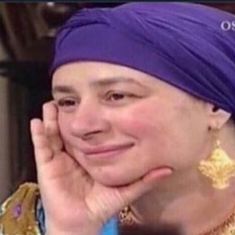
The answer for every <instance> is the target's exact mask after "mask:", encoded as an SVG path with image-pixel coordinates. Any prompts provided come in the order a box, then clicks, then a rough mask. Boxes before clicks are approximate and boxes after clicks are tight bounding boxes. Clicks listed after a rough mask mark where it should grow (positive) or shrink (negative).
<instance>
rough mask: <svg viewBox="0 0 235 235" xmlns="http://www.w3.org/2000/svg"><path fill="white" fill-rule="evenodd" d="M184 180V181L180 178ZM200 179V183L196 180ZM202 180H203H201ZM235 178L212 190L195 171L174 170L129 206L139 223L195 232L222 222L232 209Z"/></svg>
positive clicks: (185, 234)
mask: <svg viewBox="0 0 235 235" xmlns="http://www.w3.org/2000/svg"><path fill="white" fill-rule="evenodd" d="M182 179H184V180H182ZM199 182H200V183H199ZM202 182H203V183H202ZM234 198H235V181H232V182H231V186H230V187H229V188H227V189H225V190H215V189H213V188H212V186H211V185H210V184H209V183H208V181H207V180H206V179H205V178H204V177H203V176H201V175H200V174H199V173H198V172H197V170H194V171H193V170H191V173H189V172H184V173H178V172H177V173H175V174H174V175H172V176H171V177H169V178H168V179H167V180H165V181H162V182H161V183H160V184H159V185H158V186H157V187H156V189H154V190H153V191H152V192H151V193H149V194H146V195H144V196H143V197H142V198H141V199H139V200H138V201H136V202H135V203H134V204H133V205H132V206H131V208H132V210H133V213H134V214H135V215H136V217H137V219H138V220H139V221H140V223H143V224H146V225H150V226H152V227H156V225H157V227H158V228H160V229H161V227H162V226H163V227H164V225H165V226H166V227H167V228H168V229H169V227H172V228H174V230H175V229H177V230H178V231H179V233H174V234H182V235H198V234H205V233H206V232H208V231H210V230H212V229H214V228H215V227H217V226H218V225H219V224H222V223H223V222H224V221H225V220H226V219H227V218H228V217H229V216H230V215H231V214H232V212H233V211H234V210H235V200H234Z"/></svg>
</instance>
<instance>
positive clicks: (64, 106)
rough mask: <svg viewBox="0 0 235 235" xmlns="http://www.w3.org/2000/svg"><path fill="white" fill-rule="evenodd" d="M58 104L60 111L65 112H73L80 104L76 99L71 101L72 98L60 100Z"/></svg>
mask: <svg viewBox="0 0 235 235" xmlns="http://www.w3.org/2000/svg"><path fill="white" fill-rule="evenodd" d="M56 103H57V106H58V109H59V110H61V111H64V112H71V111H73V110H74V109H75V108H76V106H77V104H78V102H77V101H76V100H75V99H70V98H63V99H59V100H58V101H57V102H56Z"/></svg>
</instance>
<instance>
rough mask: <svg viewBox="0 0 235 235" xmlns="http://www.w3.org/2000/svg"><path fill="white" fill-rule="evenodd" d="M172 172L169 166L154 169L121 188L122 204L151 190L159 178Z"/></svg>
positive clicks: (126, 203)
mask: <svg viewBox="0 0 235 235" xmlns="http://www.w3.org/2000/svg"><path fill="white" fill-rule="evenodd" d="M172 173H173V170H172V169H171V168H169V167H164V168H158V169H154V170H152V171H150V172H149V173H148V174H146V175H145V176H143V177H142V178H141V179H140V180H138V181H136V182H135V183H133V184H131V185H129V186H126V187H125V188H123V189H122V192H121V194H122V197H123V202H124V203H125V205H123V206H126V205H128V204H130V203H132V202H133V201H135V200H136V199H138V198H139V197H141V196H142V195H144V194H145V193H147V192H149V191H151V190H152V189H153V188H154V187H155V186H156V183H157V182H158V181H159V180H160V179H161V178H164V177H167V176H169V175H171V174H172Z"/></svg>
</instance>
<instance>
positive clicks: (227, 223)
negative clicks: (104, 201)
mask: <svg viewBox="0 0 235 235" xmlns="http://www.w3.org/2000/svg"><path fill="white" fill-rule="evenodd" d="M119 223H120V226H131V225H135V224H137V223H136V219H135V216H134V213H133V212H132V210H131V208H130V207H129V206H126V207H125V208H124V209H123V210H122V211H121V212H120V213H119ZM199 235H235V212H233V213H232V214H231V215H229V216H227V217H226V218H225V219H224V220H223V222H222V223H221V224H219V225H218V226H216V227H215V228H213V229H211V230H209V231H207V232H203V233H200V234H199Z"/></svg>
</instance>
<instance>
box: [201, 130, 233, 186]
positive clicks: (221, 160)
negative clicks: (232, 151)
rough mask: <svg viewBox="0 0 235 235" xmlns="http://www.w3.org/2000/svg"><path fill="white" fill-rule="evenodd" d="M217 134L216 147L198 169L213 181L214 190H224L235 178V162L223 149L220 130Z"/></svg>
mask: <svg viewBox="0 0 235 235" xmlns="http://www.w3.org/2000/svg"><path fill="white" fill-rule="evenodd" d="M215 134H216V138H215V147H214V149H213V151H212V153H211V155H210V156H209V158H208V159H207V160H202V161H200V163H199V167H198V169H199V171H200V172H201V173H202V174H203V175H205V176H207V177H208V178H210V179H211V180H212V186H213V187H214V188H216V189H224V188H227V187H228V186H229V179H230V178H231V177H233V176H235V161H233V160H232V159H231V158H230V157H229V156H228V155H227V153H226V152H225V151H224V150H223V148H222V147H221V144H220V140H219V138H218V129H217V130H216V132H215Z"/></svg>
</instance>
